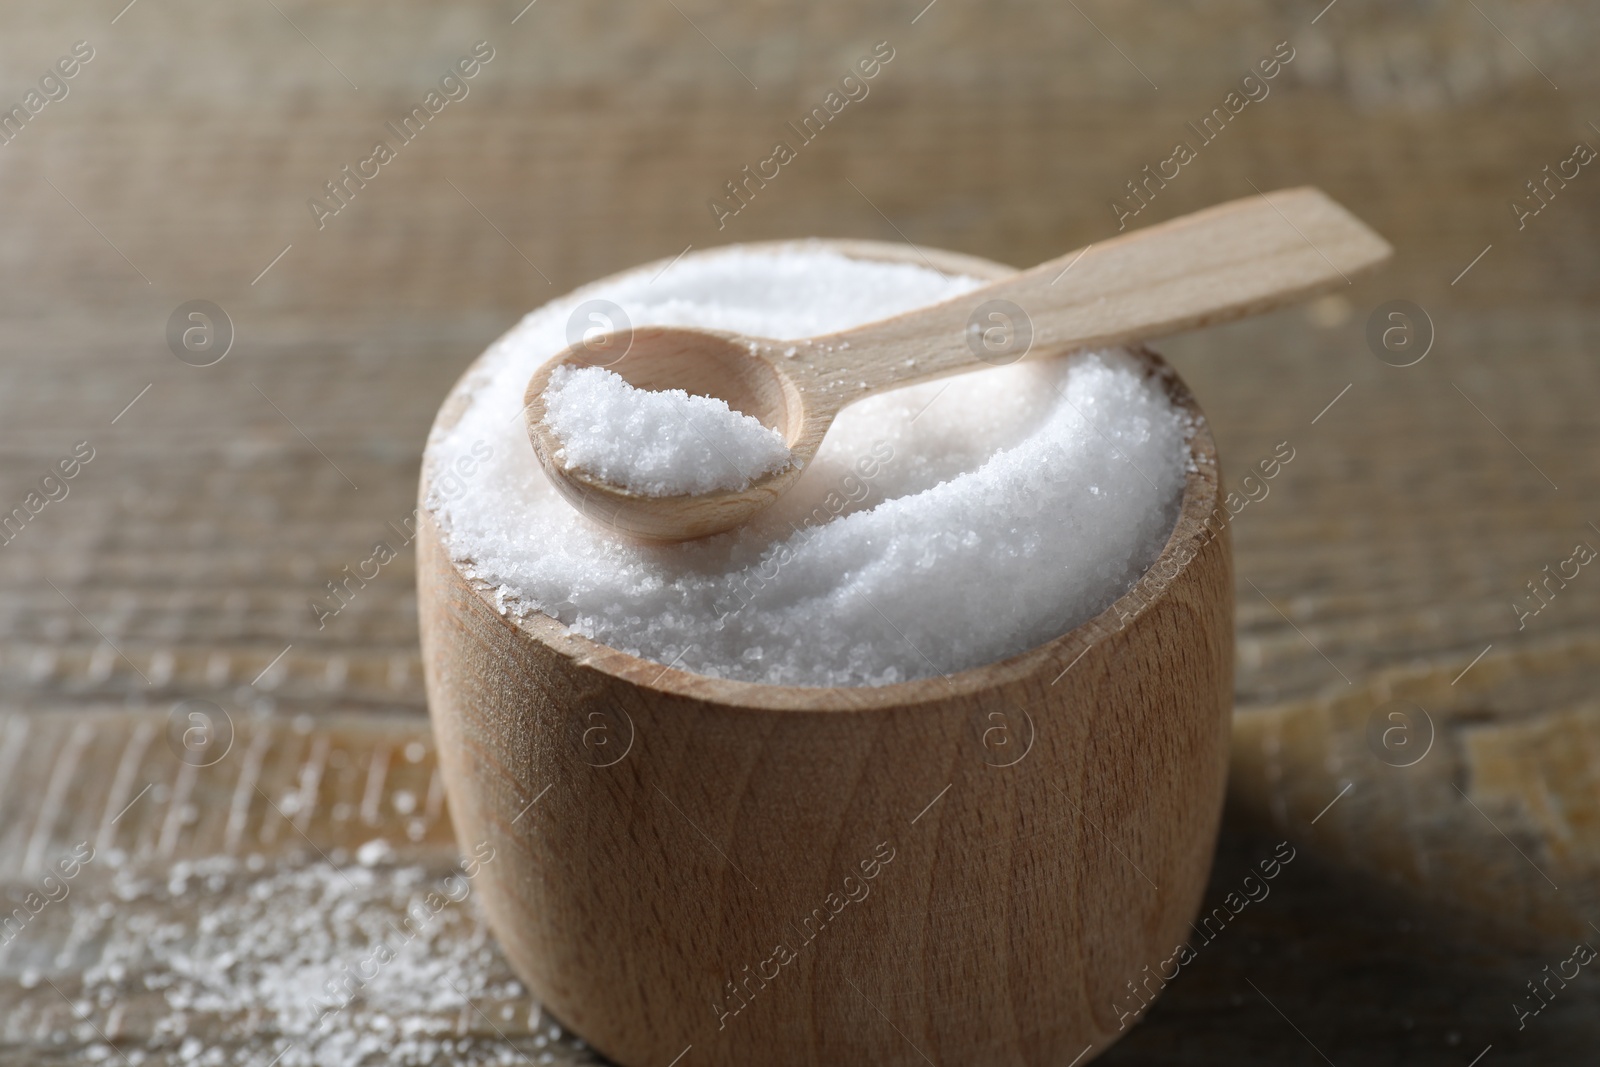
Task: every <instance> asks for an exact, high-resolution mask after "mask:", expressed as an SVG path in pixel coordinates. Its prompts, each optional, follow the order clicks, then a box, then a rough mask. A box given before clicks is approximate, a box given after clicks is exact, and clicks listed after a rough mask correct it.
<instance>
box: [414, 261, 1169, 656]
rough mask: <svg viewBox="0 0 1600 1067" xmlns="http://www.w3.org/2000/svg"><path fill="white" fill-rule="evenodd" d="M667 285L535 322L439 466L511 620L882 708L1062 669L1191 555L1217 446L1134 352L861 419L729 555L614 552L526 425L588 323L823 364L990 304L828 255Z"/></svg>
mask: <svg viewBox="0 0 1600 1067" xmlns="http://www.w3.org/2000/svg"><path fill="white" fill-rule="evenodd" d="M651 277H652V276H651V274H650V273H649V272H647V271H635V272H631V273H628V274H625V275H623V276H621V277H619V278H616V279H613V280H611V281H608V282H605V283H601V284H597V285H591V286H588V287H586V288H584V289H581V290H579V291H577V292H575V293H572V294H569V295H567V296H565V297H561V298H559V299H557V300H555V301H553V302H552V303H550V304H548V305H546V306H545V307H543V308H541V309H540V310H538V311H535V312H533V313H532V314H530V315H529V316H527V317H526V318H525V319H524V320H523V321H522V323H521V324H520V325H518V326H517V327H516V328H515V329H513V330H512V331H511V332H510V333H509V334H507V335H506V336H505V337H504V338H502V339H501V340H500V341H498V342H496V343H495V344H494V345H493V346H492V347H491V348H490V349H489V351H488V352H487V353H486V354H485V356H484V358H483V359H482V360H480V361H479V363H478V364H477V365H476V366H475V367H474V368H473V369H472V370H471V371H470V372H469V374H468V379H467V392H468V402H467V403H466V404H465V406H464V409H463V410H462V412H461V414H460V417H459V419H458V420H457V421H456V422H455V423H454V424H453V425H452V426H451V427H450V428H449V429H445V430H440V431H437V432H435V433H434V434H433V435H432V436H431V438H430V440H429V444H428V449H427V456H426V463H427V464H428V466H429V468H430V470H432V471H434V472H440V471H444V470H447V469H450V468H451V467H452V466H453V465H455V464H456V463H457V462H458V461H459V462H462V463H465V464H471V465H473V466H474V467H475V468H476V470H477V473H476V475H475V476H474V479H473V482H472V484H471V487H470V488H469V490H468V491H466V492H463V493H457V494H454V495H453V496H451V497H449V498H448V499H447V498H446V497H445V496H443V495H442V494H440V493H438V492H437V491H436V492H435V493H434V494H433V495H432V496H431V497H430V499H429V500H428V501H427V506H428V507H429V508H430V510H431V511H432V512H433V514H434V515H435V516H436V517H437V518H438V520H439V523H440V528H441V530H442V531H443V534H444V537H445V541H446V544H447V547H448V550H449V552H450V553H451V555H452V558H453V559H454V560H455V561H456V563H457V565H458V566H460V567H461V568H462V570H463V572H464V573H466V574H467V575H468V576H469V577H471V578H472V579H474V581H475V582H476V583H478V585H479V587H480V588H483V589H485V590H486V591H487V592H489V593H491V594H492V597H493V600H494V602H495V605H496V607H497V609H499V610H501V611H502V612H504V613H506V614H508V615H512V616H527V615H530V614H532V613H535V612H542V613H544V614H546V615H549V616H552V617H554V618H555V619H557V620H559V621H560V622H561V623H563V624H564V625H566V626H567V627H568V628H569V629H570V630H571V631H573V632H575V633H578V634H582V635H584V636H586V637H589V638H592V639H594V640H596V641H598V642H600V643H602V644H605V645H609V646H611V647H613V648H618V649H621V650H623V651H626V652H630V653H632V654H634V655H638V656H642V657H645V658H647V659H652V660H655V661H656V662H659V663H662V664H663V665H666V664H673V665H675V666H676V667H678V668H679V669H682V670H687V671H693V672H697V673H700V674H706V675H712V676H717V677H724V678H734V679H741V680H745V681H752V682H764V683H771V684H786V685H807V686H853V685H882V684H888V683H893V682H899V681H905V680H907V679H911V678H923V677H930V676H937V675H939V674H945V673H949V672H952V671H957V670H962V669H965V668H968V667H974V666H978V665H981V664H984V663H989V662H993V661H995V660H999V659H1003V658H1006V657H1008V656H1012V655H1016V654H1017V653H1020V652H1023V651H1026V650H1027V649H1030V648H1033V647H1036V646H1038V645H1040V644H1042V643H1044V642H1046V641H1048V640H1050V639H1051V638H1052V637H1055V636H1057V635H1059V634H1061V633H1062V632H1064V631H1066V630H1068V629H1070V628H1071V627H1073V626H1075V625H1077V624H1078V623H1081V622H1083V621H1085V620H1086V619H1089V618H1091V617H1093V616H1094V615H1095V614H1097V613H1099V612H1100V611H1102V610H1104V609H1105V608H1106V607H1107V606H1109V605H1110V604H1111V602H1112V601H1114V600H1115V599H1116V598H1117V597H1118V596H1119V595H1121V593H1123V592H1124V591H1125V590H1126V589H1128V588H1129V587H1130V586H1131V585H1132V584H1133V583H1134V582H1135V581H1137V580H1138V578H1139V576H1140V575H1141V574H1143V573H1144V571H1145V569H1146V568H1148V567H1149V566H1150V564H1151V563H1152V562H1154V560H1155V559H1156V557H1157V556H1158V555H1159V554H1160V551H1161V548H1162V546H1163V545H1164V544H1165V543H1166V540H1167V537H1168V536H1169V535H1170V533H1171V531H1172V528H1173V525H1174V523H1175V522H1176V520H1177V515H1178V508H1179V505H1180V503H1181V500H1182V494H1183V488H1184V484H1185V477H1186V474H1185V472H1186V469H1187V465H1188V454H1187V445H1188V435H1189V433H1190V430H1191V427H1190V426H1189V424H1188V422H1187V420H1186V418H1185V417H1184V416H1183V414H1182V413H1181V412H1180V411H1178V410H1177V409H1175V408H1174V407H1173V406H1172V404H1171V402H1170V400H1169V398H1168V396H1167V394H1166V391H1165V389H1164V387H1163V385H1162V384H1161V382H1160V381H1159V380H1158V379H1154V378H1152V377H1150V376H1149V375H1148V374H1147V372H1146V370H1145V368H1144V366H1143V365H1142V364H1141V363H1140V362H1139V361H1137V360H1135V359H1134V358H1132V357H1131V356H1130V355H1128V354H1127V353H1125V352H1122V351H1118V350H1110V351H1104V352H1096V353H1088V354H1084V355H1080V356H1074V357H1071V358H1068V359H1061V360H1047V361H1039V362H1018V363H1013V364H1010V365H1007V366H1000V367H992V368H986V369H984V370H982V371H976V372H973V373H971V374H967V375H964V376H962V377H960V378H957V379H949V380H946V381H935V382H930V383H927V384H924V385H919V386H913V387H909V388H905V389H901V390H897V391H895V392H892V393H888V394H885V395H882V396H877V397H870V398H868V399H865V400H862V401H860V402H858V403H856V404H852V405H851V406H849V407H848V408H846V409H845V410H844V411H843V412H842V413H841V415H840V416H839V418H838V419H837V421H836V422H835V423H834V425H833V427H832V429H831V430H830V431H829V433H828V435H827V437H826V439H825V440H824V441H823V443H822V447H821V449H820V451H819V452H818V454H817V456H816V458H815V459H814V460H813V461H812V462H811V463H810V464H809V465H808V466H807V469H806V471H805V473H804V474H803V475H802V476H801V477H800V478H799V479H798V480H797V481H796V484H795V485H794V487H793V488H792V489H791V490H790V491H789V492H788V493H786V494H784V496H783V497H782V498H781V499H780V500H779V501H778V502H777V503H776V504H774V505H773V506H772V507H771V508H770V509H768V510H767V511H766V512H763V513H762V514H761V515H760V516H758V517H757V518H756V519H755V520H753V521H752V522H750V523H748V524H747V525H745V526H743V527H741V528H739V529H736V530H732V531H729V532H728V533H725V534H720V535H718V536H716V537H711V538H705V539H702V540H699V541H691V542H687V543H684V544H681V545H673V546H660V545H654V546H646V545H640V544H635V543H632V542H629V541H627V540H624V539H622V538H619V537H617V536H616V535H615V534H612V533H610V532H608V531H605V530H603V529H601V528H600V527H598V526H596V525H594V524H592V523H590V522H589V521H588V520H587V519H585V518H583V517H582V516H581V515H580V514H579V513H578V512H577V510H575V509H574V508H573V507H572V506H571V505H569V504H568V503H567V502H566V499H565V498H564V497H562V496H561V495H559V494H558V493H557V492H556V490H555V489H554V488H553V487H552V486H551V485H550V483H549V480H548V479H547V478H546V476H545V475H544V472H543V471H542V470H541V469H540V468H539V465H538V463H537V461H536V460H535V458H534V456H533V454H532V450H531V448H530V447H529V444H528V441H527V438H526V435H525V433H524V431H523V428H522V420H520V419H519V418H517V414H518V411H519V409H520V408H521V406H522V403H523V400H522V394H523V390H524V389H525V387H526V385H527V382H528V378H529V377H530V376H531V375H532V374H533V372H534V370H536V369H537V368H538V367H539V365H540V364H542V363H543V362H544V361H545V360H546V359H548V358H549V357H550V355H551V354H552V353H554V352H557V351H560V350H561V349H562V348H564V347H565V346H566V344H567V342H566V340H565V328H566V322H567V319H568V317H569V316H570V315H571V314H572V312H573V310H574V309H575V308H576V307H577V306H578V305H579V304H581V303H582V302H583V301H585V300H592V299H606V300H610V301H613V302H614V303H617V304H619V305H621V306H623V307H625V308H627V310H628V315H629V317H630V319H631V320H632V321H633V323H634V325H635V326H642V325H669V326H684V325H687V326H697V327H703V328H709V329H720V330H727V331H731V332H736V333H742V334H747V335H754V336H764V337H770V338H774V339H777V340H787V341H797V340H798V339H800V338H805V337H809V336H813V335H822V334H826V333H830V332H835V331H838V330H844V329H848V328H850V327H852V326H856V325H859V324H862V323H865V322H869V321H873V320H876V319H881V318H885V317H887V316H891V315H897V314H901V313H903V312H906V311H910V310H913V309H915V308H917V307H920V306H923V305H926V304H930V303H934V302H938V301H942V300H946V299H949V298H950V297H953V296H956V295H958V294H960V293H962V292H965V291H968V290H970V289H973V288H975V287H977V286H979V285H981V284H982V282H981V281H980V280H979V279H976V278H968V277H960V276H953V277H945V276H941V275H939V274H937V273H936V272H934V271H932V270H929V269H927V268H926V267H922V266H917V265H913V264H906V263H882V262H868V261H864V260H857V259H851V258H848V257H845V256H842V255H840V254H839V253H837V252H835V251H833V250H832V249H830V248H827V247H826V246H823V245H809V246H802V247H801V248H799V249H795V248H794V247H793V246H790V247H789V248H788V249H786V250H782V251H772V250H753V249H740V248H730V249H724V250H720V251H717V252H712V253H706V254H702V255H694V256H686V257H685V258H684V259H683V260H682V261H681V262H680V263H679V264H678V266H677V267H675V268H674V269H673V270H672V271H671V272H670V273H668V274H666V275H664V276H662V277H661V278H660V279H659V280H657V281H656V282H655V283H654V285H652V284H651ZM812 351H815V349H813V350H812ZM852 377H857V376H855V375H852ZM841 384H842V383H841ZM946 389H949V390H950V394H949V396H947V397H945V399H944V400H943V401H942V402H941V403H940V404H939V405H938V409H937V410H936V411H929V412H928V413H927V415H926V416H924V415H923V412H924V411H925V410H926V409H927V408H928V407H929V405H930V404H931V403H932V402H933V400H934V399H935V398H936V397H938V396H940V395H941V393H942V392H943V391H944V390H946ZM485 446H488V448H487V451H489V452H491V453H492V454H491V456H490V458H489V459H487V460H483V459H482V458H481V457H482V455H483V453H484V452H485V451H486V449H485ZM432 481H433V484H435V485H438V484H440V483H439V478H438V477H434V478H433V479H432ZM1091 486H1092V487H1095V488H1096V489H1098V492H1091V491H1090V487H1091ZM747 649H760V655H759V658H746V656H745V651H746V650H747Z"/></svg>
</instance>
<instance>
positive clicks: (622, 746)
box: [417, 242, 1233, 1067]
mask: <svg viewBox="0 0 1600 1067" xmlns="http://www.w3.org/2000/svg"><path fill="white" fill-rule="evenodd" d="M835 244H836V245H837V247H839V248H840V249H841V250H843V251H844V252H846V253H847V254H850V255H855V256H860V257H865V258H873V259H894V260H900V261H915V260H914V259H913V257H912V254H911V253H910V252H909V251H908V250H907V249H905V248H904V247H901V246H892V245H879V244H876V243H872V242H835ZM926 251H927V254H928V255H929V256H930V257H932V259H933V261H934V262H935V263H936V264H938V265H939V266H940V268H941V269H943V270H946V271H952V272H964V273H967V274H971V275H977V276H981V277H1000V276H1002V275H1003V274H1004V273H1005V272H1007V271H1008V270H1009V269H1010V268H1007V267H1003V266H1000V265H999V264H995V263H990V262H988V261H984V260H975V259H972V258H970V257H966V256H957V255H953V254H950V253H943V252H935V251H932V250H926ZM1144 358H1146V359H1147V361H1148V365H1149V368H1150V373H1152V374H1154V375H1159V376H1160V377H1161V379H1162V381H1163V382H1164V384H1165V385H1166V387H1167V388H1168V390H1169V391H1170V394H1171V396H1172V398H1173V400H1174V402H1175V403H1176V404H1178V405H1179V406H1181V407H1183V408H1185V409H1187V410H1188V411H1189V412H1190V413H1192V414H1193V415H1194V416H1195V419H1196V429H1195V431H1194V434H1193V437H1192V440H1191V451H1192V454H1193V458H1194V469H1193V470H1192V472H1191V473H1190V474H1189V476H1188V484H1187V487H1186V489H1185V492H1184V499H1183V506H1182V510H1181V514H1180V517H1179V519H1178V522H1177V526H1176V528H1175V529H1174V530H1173V533H1172V536H1171V538H1170V539H1169V540H1168V542H1167V545H1166V548H1165V549H1164V551H1163V552H1162V554H1161V556H1160V558H1159V560H1158V561H1157V562H1156V564H1155V565H1154V566H1153V567H1152V568H1151V569H1150V570H1149V571H1148V572H1147V573H1146V575H1145V576H1144V578H1143V579H1141V580H1140V582H1139V583H1138V584H1137V585H1136V586H1135V588H1134V589H1133V590H1131V591H1130V592H1128V593H1127V594H1126V595H1124V596H1123V597H1122V598H1121V599H1119V600H1118V601H1117V602H1116V603H1115V604H1114V605H1112V606H1111V607H1110V608H1108V609H1107V610H1106V611H1105V612H1103V613H1102V614H1100V615H1099V616H1097V617H1096V618H1094V619H1092V620H1090V621H1089V622H1086V623H1084V624H1083V625H1081V626H1079V627H1077V628H1076V629H1074V630H1072V631H1070V632H1068V633H1065V634H1063V635H1061V636H1060V637H1057V638H1056V639H1054V640H1052V641H1049V642H1047V643H1046V644H1044V645H1042V646H1040V647H1038V648H1035V649H1032V650H1030V651H1028V652H1024V653H1022V654H1021V655H1017V656H1013V657H1011V658H1010V659H1007V660H1004V661H1001V662H999V663H992V664H989V665H988V666H984V667H977V668H973V669H971V670H966V671H962V672H960V673H958V674H954V675H951V676H949V677H948V678H930V679H923V680H920V681H911V682H904V683H900V684H896V685H888V686H882V687H878V688H802V687H789V686H772V685H760V684H755V683H749V682H739V681H728V680H725V679H717V678H708V677H704V676H700V675H695V674H689V673H686V672H684V671H679V670H674V669H671V668H667V667H664V666H663V665H662V664H660V663H655V662H651V661H648V660H643V659H640V658H638V657H635V656H632V655H628V654H626V653H623V652H619V651H617V650H615V649H611V648H607V647H605V646H603V645H600V644H597V643H595V642H593V641H590V640H588V639H586V638H583V637H580V636H577V635H575V634H572V633H569V632H568V631H567V629H566V628H565V627H564V626H562V625H561V624H560V623H558V622H556V621H555V620H554V619H551V618H548V617H546V616H543V615H534V616H532V617H530V618H527V619H516V618H512V617H507V616H503V615H501V614H500V613H499V612H497V611H496V610H495V607H494V599H493V595H492V593H491V592H490V591H489V590H487V589H486V588H481V587H479V586H477V585H475V584H474V582H472V581H470V580H468V579H466V578H464V577H463V576H462V574H461V573H460V571H459V569H458V568H457V567H456V565H455V564H453V563H452V561H451V560H450V557H449V554H448V552H447V550H446V549H445V547H444V545H443V543H442V541H441V538H440V533H439V528H438V525H437V523H436V521H435V518H434V516H432V515H430V514H429V513H428V511H427V507H426V503H424V506H423V508H422V510H421V513H420V516H419V524H418V527H419V529H418V537H417V549H418V566H417V573H418V587H419V588H418V592H419V610H420V613H421V624H422V647H423V654H424V662H425V665H426V675H427V688H428V699H429V704H430V707H431V709H432V716H433V725H434V732H435V734H436V736H437V738H438V746H439V761H440V767H441V770H442V773H443V775H444V784H445V789H446V794H447V796H448V799H449V805H450V814H451V818H452V819H453V820H454V823H455V828H456V835H457V838H458V840H459V842H460V846H461V848H462V850H463V851H464V852H467V851H470V850H472V849H473V848H474V847H476V846H478V845H479V844H480V843H481V842H487V843H488V844H489V845H490V846H491V847H492V848H493V849H494V859H493V860H492V862H488V863H484V864H483V865H482V866H481V869H480V871H479V873H478V874H477V877H476V878H475V880H474V887H475V889H476V891H477V893H478V895H479V896H480V898H481V900H482V903H483V906H484V909H485V911H486V913H487V915H488V919H489V922H490V925H491V926H492V927H493V930H494V932H495V934H496V935H497V936H498V937H499V940H500V944H501V946H502V947H503V948H504V950H505V952H506V954H507V955H508V956H509V957H510V959H511V962H512V964H513V965H514V966H515V967H516V969H517V972H518V973H519V974H520V975H521V976H522V977H523V979H524V980H526V982H527V983H528V985H529V987H530V988H531V989H532V991H533V993H534V995H535V996H537V997H538V998H539V999H540V1000H541V1001H542V1002H543V1003H544V1005H545V1006H546V1007H547V1008H548V1010H549V1011H550V1012H551V1013H552V1014H553V1015H554V1016H555V1017H557V1018H559V1019H560V1020H562V1022H564V1023H565V1024H567V1025H568V1026H570V1027H571V1028H572V1029H573V1030H575V1031H576V1032H577V1033H579V1034H581V1035H582V1036H583V1037H584V1038H585V1039H586V1040H587V1041H589V1042H590V1043H591V1044H592V1045H593V1046H594V1047H595V1048H596V1049H598V1050H600V1051H601V1052H603V1053H604V1054H605V1055H607V1056H609V1057H611V1058H612V1059H614V1060H616V1061H618V1062H619V1063H621V1064H624V1065H627V1067H667V1065H668V1064H672V1063H674V1062H676V1063H680V1064H682V1065H683V1067H700V1065H706V1064H729V1065H735V1064H737V1065H748V1064H756V1063H759V1064H763V1065H773V1067H784V1065H790V1064H794V1065H799V1064H820V1065H829V1067H833V1065H838V1064H869V1063H870V1064H907V1065H912V1067H917V1065H922V1064H926V1063H930V1062H931V1063H942V1064H963V1065H966V1067H975V1065H983V1064H1059V1065H1063V1067H1064V1065H1066V1064H1068V1063H1072V1062H1074V1059H1075V1057H1079V1056H1080V1055H1082V1059H1079V1060H1077V1062H1079V1063H1083V1062H1087V1060H1088V1059H1089V1058H1091V1057H1092V1054H1097V1053H1098V1052H1099V1051H1101V1050H1102V1049H1104V1048H1105V1047H1106V1046H1107V1045H1108V1044H1110V1043H1111V1042H1112V1041H1114V1040H1116V1038H1117V1037H1118V1036H1119V1035H1120V1034H1121V1033H1123V1032H1125V1030H1126V1027H1127V1026H1129V1025H1130V1024H1131V1022H1132V1019H1133V1017H1134V1016H1135V1015H1136V1014H1137V1012H1138V1011H1140V1010H1142V1007H1143V1005H1144V1003H1145V1002H1146V1001H1148V1000H1149V999H1151V998H1152V997H1153V996H1154V994H1155V993H1156V992H1157V991H1158V990H1159V989H1160V987H1161V985H1162V981H1163V979H1162V977H1161V975H1162V974H1165V975H1166V976H1167V977H1169V978H1170V977H1171V976H1172V973H1173V971H1174V970H1175V969H1176V968H1177V967H1178V962H1177V960H1176V959H1175V950H1176V947H1177V946H1179V945H1180V944H1182V943H1184V942H1185V941H1187V940H1188V939H1189V935H1190V929H1189V921H1190V920H1191V919H1192V918H1193V916H1194V914H1195V912H1196V910H1197V908H1198V906H1199V903H1200V898H1201V893H1202V891H1203V889H1204V887H1205V884H1206V879H1207V874H1208V871H1209V868H1210V864H1211V855H1212V850H1213V846H1214V844H1215V838H1216V832H1217V825H1218V820H1219V818H1220V813H1221V805H1222V799H1223V788H1224V784H1225V778H1226V774H1227V760H1228V732H1229V717H1230V712H1231V708H1232V698H1233V581H1232V559H1231V554H1230V550H1229V545H1228V535H1227V529H1226V526H1225V525H1222V526H1221V528H1220V531H1219V532H1218V533H1216V534H1213V533H1212V532H1211V531H1210V530H1209V529H1208V527H1207V526H1206V522H1207V520H1209V519H1211V518H1212V516H1213V513H1214V512H1216V511H1217V509H1218V508H1219V507H1220V500H1219V491H1218V485H1219V478H1218V469H1217V459H1216V451H1215V446H1214V444H1213V442H1212V439H1211V435H1210V431H1209V430H1208V428H1207V427H1206V425H1205V423H1204V421H1203V419H1202V418H1201V416H1200V412H1199V409H1198V408H1197V406H1196V405H1195V402H1194V398H1193V397H1192V396H1191V395H1190V394H1189V391H1188V389H1187V388H1186V387H1185V386H1184V385H1183V384H1182V382H1180V381H1179V380H1178V378H1177V376H1176V375H1175V374H1174V373H1173V372H1172V371H1171V370H1170V368H1168V367H1167V366H1166V364H1165V363H1164V362H1162V361H1161V359H1160V358H1159V357H1157V356H1155V355H1154V354H1152V353H1145V354H1144ZM465 381H466V379H465V378H464V379H463V382H465ZM463 388H464V386H463V384H462V383H458V384H457V385H456V387H455V390H454V391H453V392H452V395H451V397H450V399H449V400H447V401H446V403H445V405H444V407H443V408H442V410H441V413H440V416H439V426H441V427H442V426H448V425H450V424H452V423H453V421H454V420H455V419H456V418H458V417H459V413H460V411H461V410H462V407H463V396H462V395H461V394H462V390H463ZM436 429H437V427H436ZM528 462H529V463H532V462H534V457H533V456H532V454H531V450H530V455H529V456H528ZM428 466H429V464H428V463H426V462H425V463H424V475H423V485H422V499H423V501H424V502H426V500H427V497H428V482H427V479H428V474H427V471H428ZM977 624H978V625H981V622H979V623H977ZM680 1056H681V1057H682V1059H681V1060H680V1059H678V1057H680Z"/></svg>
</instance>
